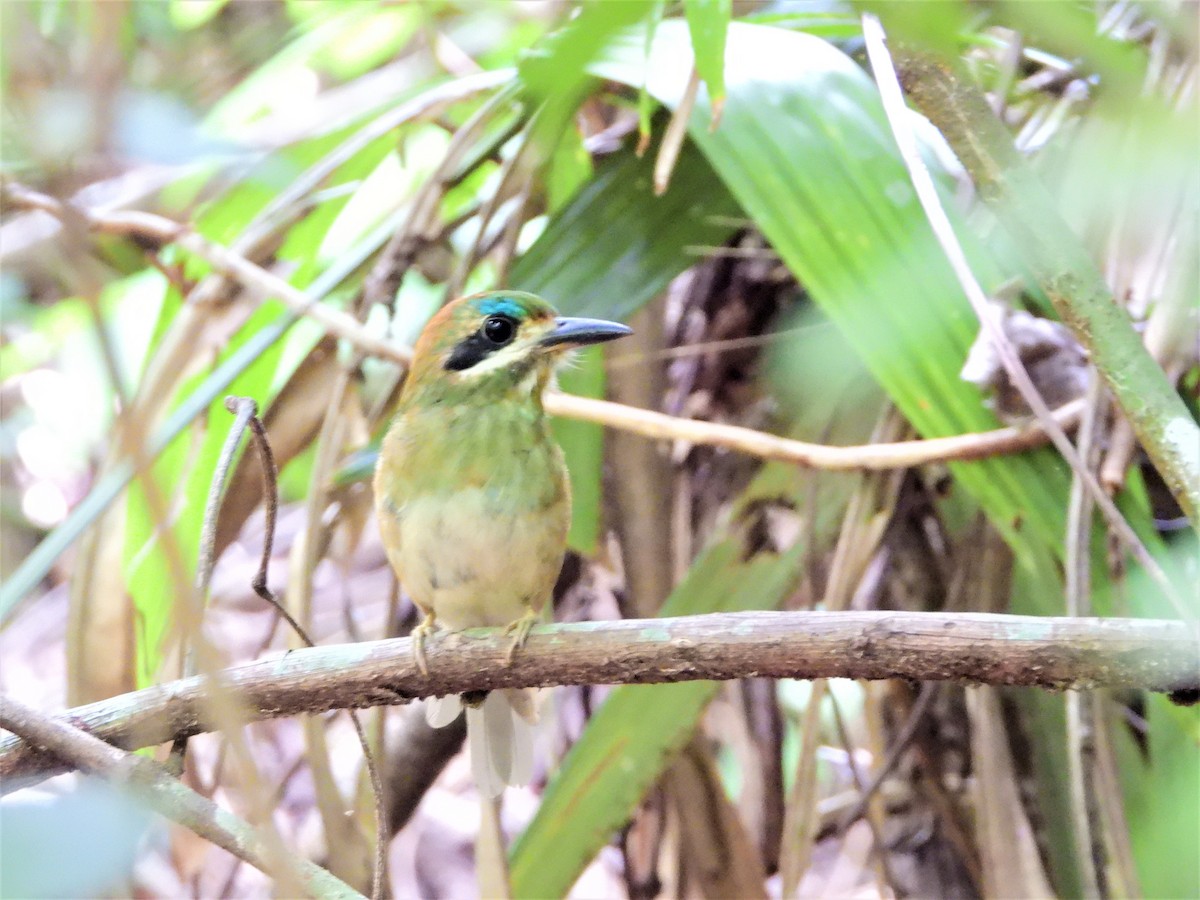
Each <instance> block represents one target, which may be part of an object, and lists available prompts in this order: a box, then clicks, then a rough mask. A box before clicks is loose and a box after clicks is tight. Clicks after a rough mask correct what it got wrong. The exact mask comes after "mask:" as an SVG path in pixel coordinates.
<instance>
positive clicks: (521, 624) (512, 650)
mask: <svg viewBox="0 0 1200 900" xmlns="http://www.w3.org/2000/svg"><path fill="white" fill-rule="evenodd" d="M540 618H541V616H539V615H538V614H537V612H536V611H535V610H534V609H533V607H530V606H526V607H525V615H523V616H521V618H519V619H517V620H516V621H515V622H509V623H508V625H507V626H505V628H504V633H505V634H512V635H513V640H512V643H511V644H509V646H508V654H507V655H506V656H505V657H504V661H505V663H507V664H508V665H512V661H513V658H514V657H515V656H516V655H517V651H518V650H520V649H521V648H522V647H524V646H525V641H526V639H528V637H529V630H530V629H531V628H533V626H534V625H536V624H537V623H538V619H540ZM514 632H515V634H514Z"/></svg>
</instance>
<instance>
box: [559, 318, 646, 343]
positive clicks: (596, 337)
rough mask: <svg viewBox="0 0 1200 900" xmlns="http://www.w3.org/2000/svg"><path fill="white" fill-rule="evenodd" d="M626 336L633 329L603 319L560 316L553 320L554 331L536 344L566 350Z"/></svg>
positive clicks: (631, 332)
mask: <svg viewBox="0 0 1200 900" xmlns="http://www.w3.org/2000/svg"><path fill="white" fill-rule="evenodd" d="M627 334H633V329H632V328H630V327H629V326H628V325H622V324H621V323H620V322H607V321H605V320H604V319H569V318H564V317H562V316H560V317H559V318H557V319H555V320H554V330H553V331H551V332H549V333H548V334H547V335H546V336H545V337H544V338H542V339H541V340H540V341H538V343H539V344H540V345H541V346H543V347H561V348H562V349H564V350H566V349H569V348H571V347H583V346H585V345H587V344H600V343H603V342H604V341H612V340H616V339H617V338H619V337H625V335H627Z"/></svg>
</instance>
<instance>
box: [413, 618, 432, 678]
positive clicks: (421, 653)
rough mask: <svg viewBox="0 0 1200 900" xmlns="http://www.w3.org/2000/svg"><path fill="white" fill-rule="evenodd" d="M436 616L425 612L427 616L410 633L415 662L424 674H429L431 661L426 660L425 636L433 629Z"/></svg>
mask: <svg viewBox="0 0 1200 900" xmlns="http://www.w3.org/2000/svg"><path fill="white" fill-rule="evenodd" d="M434 621H435V617H434V615H433V613H431V612H427V613H425V618H424V619H422V620H421V624H419V625H418V626H417V627H416V628H414V629H413V630H412V633H411V634H410V635H409V636H410V637H411V638H412V654H413V662H415V663H416V664H417V668H418V669H420V670H421V674H422V675H428V674H429V663H428V662H427V661H426V660H425V638H426V637H428V636H429V634H430V633H431V632H432V631H433V626H434Z"/></svg>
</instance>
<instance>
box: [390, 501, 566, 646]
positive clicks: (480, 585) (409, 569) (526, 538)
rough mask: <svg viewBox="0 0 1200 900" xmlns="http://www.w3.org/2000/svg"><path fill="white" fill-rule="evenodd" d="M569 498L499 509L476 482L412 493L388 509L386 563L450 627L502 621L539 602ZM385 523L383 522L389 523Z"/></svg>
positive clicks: (560, 545) (559, 550)
mask: <svg viewBox="0 0 1200 900" xmlns="http://www.w3.org/2000/svg"><path fill="white" fill-rule="evenodd" d="M569 516H570V509H569V501H568V500H567V498H566V496H565V495H564V496H562V497H560V498H559V499H558V500H557V501H556V502H554V503H552V504H551V505H550V506H548V507H545V508H543V509H541V510H538V511H537V512H536V513H534V512H529V511H526V512H523V513H521V514H513V513H506V512H504V511H503V510H502V509H498V508H497V504H496V503H495V501H494V500H492V499H489V497H488V494H487V492H486V491H485V490H484V489H482V488H469V489H466V490H462V491H459V492H457V493H456V494H455V496H454V499H453V502H446V500H445V498H442V497H435V496H423V497H416V498H412V499H410V500H408V501H407V502H403V503H402V504H400V505H398V507H397V508H396V509H395V513H394V522H393V523H389V524H394V536H395V537H396V538H398V540H396V541H395V543H396V544H397V545H398V546H396V547H395V548H394V553H393V559H392V563H393V565H394V566H395V567H396V568H397V570H398V572H399V574H400V577H401V581H402V583H403V584H404V588H405V590H406V591H407V592H408V594H409V596H410V597H412V599H413V601H414V602H415V603H416V604H417V605H418V606H420V607H422V608H423V609H425V610H426V611H431V612H432V613H433V614H434V615H435V616H436V617H437V620H438V622H439V624H440V625H442V626H443V627H445V628H449V629H452V630H455V631H457V630H460V629H463V628H474V627H478V626H497V627H499V626H504V625H507V624H509V623H510V622H513V621H515V620H516V619H519V618H520V617H521V616H522V615H524V614H525V612H526V610H528V609H531V608H532V609H534V610H540V609H541V608H542V606H544V605H545V603H546V600H547V599H548V598H549V596H550V593H551V591H552V590H553V588H554V582H555V579H556V578H557V577H558V572H559V568H560V567H561V565H562V554H563V549H564V546H565V543H566V533H567V528H568V525H569ZM389 530H391V529H389Z"/></svg>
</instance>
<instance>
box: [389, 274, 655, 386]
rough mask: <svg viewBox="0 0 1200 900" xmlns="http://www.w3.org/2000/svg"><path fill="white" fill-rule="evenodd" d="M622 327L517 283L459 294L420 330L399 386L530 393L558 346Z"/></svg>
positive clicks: (609, 336) (598, 338)
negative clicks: (574, 312)
mask: <svg viewBox="0 0 1200 900" xmlns="http://www.w3.org/2000/svg"><path fill="white" fill-rule="evenodd" d="M630 333H631V332H630V329H629V328H628V327H626V326H625V325H621V324H619V323H617V322H606V321H604V320H602V319H579V318H568V317H564V316H560V315H558V313H557V312H556V311H555V309H554V307H553V306H551V305H550V304H549V303H547V302H546V301H545V300H543V299H541V298H540V297H535V296H534V295H533V294H525V293H522V292H520V291H493V292H490V293H486V294H475V295H473V296H470V297H463V298H462V299H460V300H455V301H454V302H452V303H448V304H447V305H446V306H444V307H443V308H442V309H441V310H440V311H439V312H438V313H437V314H436V315H435V316H434V317H433V318H432V319H430V320H429V323H428V324H427V325H426V326H425V329H424V330H423V331H422V332H421V336H420V338H418V340H417V345H416V347H415V349H414V352H413V362H412V369H411V371H410V372H409V376H408V383H407V385H406V387H405V394H406V395H408V396H410V397H411V396H415V395H416V394H417V393H418V392H421V391H423V390H427V389H434V388H440V389H449V390H452V391H453V392H454V393H455V394H460V395H462V396H469V395H471V394H476V393H481V394H488V395H497V394H504V393H509V392H520V393H528V394H531V395H532V394H535V393H536V392H538V391H540V389H541V388H542V387H544V386H545V384H546V381H547V379H548V378H549V376H550V373H551V372H552V371H553V368H554V365H555V363H556V362H558V361H559V360H560V359H561V358H562V356H563V352H564V351H566V350H570V349H572V348H574V347H583V346H586V345H587V344H598V343H601V342H602V341H611V340H613V339H614V338H619V337H622V336H624V335H627V334H630Z"/></svg>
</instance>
